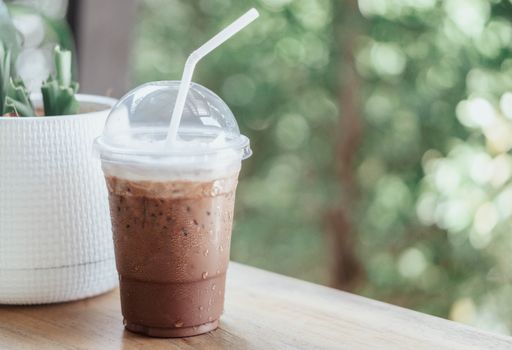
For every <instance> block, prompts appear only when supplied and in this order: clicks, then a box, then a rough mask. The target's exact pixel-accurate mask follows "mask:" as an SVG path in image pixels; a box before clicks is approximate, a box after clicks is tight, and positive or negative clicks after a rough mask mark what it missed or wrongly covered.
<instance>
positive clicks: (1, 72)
mask: <svg viewBox="0 0 512 350" xmlns="http://www.w3.org/2000/svg"><path fill="white" fill-rule="evenodd" d="M10 77H11V50H9V49H8V48H7V47H6V46H5V45H4V44H3V43H1V44H0V115H2V114H4V113H5V98H6V96H7V89H8V88H9V79H10Z"/></svg>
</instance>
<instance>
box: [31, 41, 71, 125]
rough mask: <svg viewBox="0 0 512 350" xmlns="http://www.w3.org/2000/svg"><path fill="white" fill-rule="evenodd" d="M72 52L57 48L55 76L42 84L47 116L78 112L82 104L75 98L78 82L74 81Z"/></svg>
mask: <svg viewBox="0 0 512 350" xmlns="http://www.w3.org/2000/svg"><path fill="white" fill-rule="evenodd" d="M71 62H72V60H71V52H70V51H68V50H61V49H60V47H59V46H57V47H56V48H55V69H56V74H55V77H53V76H50V77H49V78H48V79H47V80H46V81H45V82H44V83H43V85H42V86H41V93H42V95H43V105H44V113H45V115H47V116H55V115H69V114H77V113H78V111H79V109H80V104H79V103H78V101H77V100H76V98H75V93H76V92H77V91H78V83H77V82H74V81H72V74H71Z"/></svg>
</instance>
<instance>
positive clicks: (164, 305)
mask: <svg viewBox="0 0 512 350" xmlns="http://www.w3.org/2000/svg"><path fill="white" fill-rule="evenodd" d="M237 176H238V174H233V176H231V177H227V178H224V179H218V180H214V181H208V182H197V181H194V182H192V181H169V182H154V181H130V180H126V179H121V178H118V177H115V176H107V177H106V179H107V187H108V190H109V197H110V211H111V216H112V227H113V232H114V245H115V250H116V263H117V270H118V272H119V281H120V289H121V307H122V312H123V316H124V319H125V325H126V328H127V329H129V330H132V331H135V332H139V333H144V334H147V335H150V336H163V337H183V336H190V335H194V334H197V333H204V332H207V331H210V330H212V329H215V328H216V327H217V323H218V319H219V317H220V315H221V313H222V308H223V304H224V285H225V279H226V269H227V266H228V261H229V245H230V238H231V226H232V218H233V207H234V201H235V189H236V184H237Z"/></svg>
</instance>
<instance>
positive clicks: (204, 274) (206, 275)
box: [202, 271, 208, 280]
mask: <svg viewBox="0 0 512 350" xmlns="http://www.w3.org/2000/svg"><path fill="white" fill-rule="evenodd" d="M202 277H203V279H204V280H205V279H206V277H208V272H207V271H206V272H203V274H202Z"/></svg>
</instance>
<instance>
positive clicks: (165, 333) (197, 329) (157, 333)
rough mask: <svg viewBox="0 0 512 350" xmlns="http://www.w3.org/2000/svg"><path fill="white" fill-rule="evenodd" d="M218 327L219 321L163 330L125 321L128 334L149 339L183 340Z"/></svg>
mask: <svg viewBox="0 0 512 350" xmlns="http://www.w3.org/2000/svg"><path fill="white" fill-rule="evenodd" d="M218 326H219V320H215V321H212V322H208V323H203V324H200V325H198V326H190V327H180V328H163V327H148V326H143V325H140V324H136V323H132V322H129V321H127V320H126V321H125V328H126V329H127V330H129V331H130V332H134V333H138V334H144V335H147V336H149V337H155V338H184V337H192V336H194V335H199V334H203V333H207V332H210V331H213V330H214V329H216V328H217V327H218Z"/></svg>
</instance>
